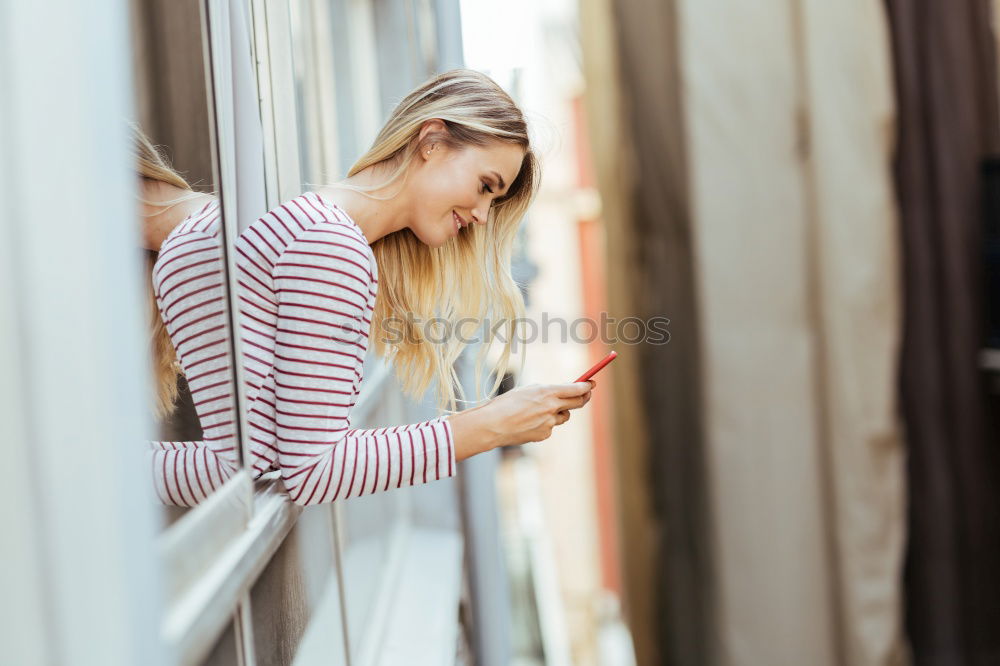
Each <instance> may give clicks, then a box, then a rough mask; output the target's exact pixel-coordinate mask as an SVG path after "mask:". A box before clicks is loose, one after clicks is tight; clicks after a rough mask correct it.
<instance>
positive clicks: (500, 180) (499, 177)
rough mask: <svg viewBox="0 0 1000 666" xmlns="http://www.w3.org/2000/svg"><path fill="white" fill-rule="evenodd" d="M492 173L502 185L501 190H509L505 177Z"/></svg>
mask: <svg viewBox="0 0 1000 666" xmlns="http://www.w3.org/2000/svg"><path fill="white" fill-rule="evenodd" d="M491 173H492V174H493V175H494V176H496V179H497V181H498V182H499V183H500V189H501V190H505V189H507V183H505V182H503V176H501V175H500V174H498V173H497V172H496V171H493V172H491Z"/></svg>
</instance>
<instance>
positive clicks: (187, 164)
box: [131, 0, 240, 523]
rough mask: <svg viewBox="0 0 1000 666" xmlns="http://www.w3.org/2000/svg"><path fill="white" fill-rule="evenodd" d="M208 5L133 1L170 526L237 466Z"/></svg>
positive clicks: (138, 136)
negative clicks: (207, 47) (210, 101)
mask: <svg viewBox="0 0 1000 666" xmlns="http://www.w3.org/2000/svg"><path fill="white" fill-rule="evenodd" d="M199 1H200V0H183V1H180V2H177V1H174V2H166V1H162V0H157V1H148V0H144V1H138V0H137V1H135V2H133V3H132V14H131V18H132V28H133V29H132V35H133V46H134V50H135V56H136V57H135V63H136V69H135V77H136V82H135V83H136V85H135V87H136V91H137V99H136V107H137V120H138V122H136V123H134V124H133V126H132V130H133V134H132V138H133V148H134V155H133V159H134V164H135V169H136V176H137V179H136V194H137V198H138V202H137V211H138V215H139V221H138V224H139V229H140V236H139V237H140V239H141V240H140V242H141V243H142V247H143V248H144V251H145V253H146V261H145V273H144V275H143V280H144V283H145V285H146V293H147V306H148V335H149V338H148V339H149V351H150V361H151V366H150V367H151V369H152V372H151V376H152V380H153V387H152V391H151V395H152V396H153V404H152V405H151V411H152V412H153V415H154V417H155V421H156V425H157V430H156V432H154V433H152V434H151V436H150V438H149V439H150V441H149V444H148V446H149V449H150V455H149V460H150V465H151V467H152V469H151V472H152V475H151V481H152V484H153V486H154V488H153V490H154V491H155V494H156V496H157V497H158V498H159V499H160V501H161V502H162V503H163V504H164V505H165V507H166V509H165V511H166V519H167V522H168V523H169V522H172V520H174V519H176V518H177V517H178V516H179V515H180V513H182V512H183V507H190V506H193V505H195V504H198V503H199V502H201V501H202V500H204V499H205V497H207V496H208V495H209V494H211V493H212V492H213V491H214V490H216V489H217V488H219V487H220V486H221V485H222V484H223V483H224V482H225V481H226V480H227V479H228V478H229V477H230V476H232V474H233V473H235V472H236V470H237V469H239V465H240V452H239V445H238V441H237V437H236V433H237V432H238V427H237V422H238V421H237V417H236V411H235V405H236V401H235V395H234V382H233V375H234V373H233V363H232V359H233V354H232V337H231V330H230V327H229V321H230V317H229V314H228V313H229V310H228V308H229V304H228V299H227V297H226V285H227V279H226V266H225V261H224V257H225V252H224V246H223V245H222V244H223V242H224V225H223V224H222V209H221V202H220V199H219V197H218V191H217V187H216V177H215V172H214V169H213V164H216V163H217V160H216V159H215V157H214V155H213V144H212V140H211V137H212V131H211V127H212V123H213V122H214V119H213V118H212V115H211V112H210V108H209V106H208V99H209V94H208V77H207V75H206V71H207V70H206V67H205V58H204V52H205V51H204V38H205V34H206V31H205V29H204V26H203V23H202V20H203V19H202V11H201V7H200V5H199Z"/></svg>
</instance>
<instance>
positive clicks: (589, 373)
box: [576, 351, 618, 382]
mask: <svg viewBox="0 0 1000 666" xmlns="http://www.w3.org/2000/svg"><path fill="white" fill-rule="evenodd" d="M616 358H618V352H616V351H613V352H611V353H609V354H608V355H607V356H605V357H604V358H602V359H601V360H600V361H598V362H597V363H595V364H594V367H592V368H591V369H590V370H587V372H585V373H583V374H582V375H580V378H579V379H577V380H576V381H578V382H585V381H587V380H588V379H590V378H591V377H593V376H594V375H596V374H597V372H598V371H599V370H600V369H601V368H603V367H604V366H606V365H607V364H608V363H611V361H613V360H615V359H616Z"/></svg>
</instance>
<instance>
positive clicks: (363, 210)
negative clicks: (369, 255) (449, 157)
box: [316, 165, 413, 245]
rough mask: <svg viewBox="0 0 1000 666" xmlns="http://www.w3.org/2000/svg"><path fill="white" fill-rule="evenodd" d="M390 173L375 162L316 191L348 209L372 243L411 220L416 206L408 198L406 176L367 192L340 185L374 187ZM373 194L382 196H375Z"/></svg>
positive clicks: (345, 209) (403, 227)
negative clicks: (377, 166)
mask: <svg viewBox="0 0 1000 666" xmlns="http://www.w3.org/2000/svg"><path fill="white" fill-rule="evenodd" d="M388 177H389V174H388V173H387V171H386V170H385V169H377V170H376V168H375V166H374V165H373V166H370V167H368V168H366V169H364V170H362V171H360V172H358V173H356V174H354V175H353V176H351V177H350V178H345V179H344V180H342V181H340V182H338V183H334V184H332V185H327V186H325V187H320V188H317V189H316V192H317V193H319V194H320V195H322V196H323V198H324V199H327V200H328V201H330V202H332V203H334V204H336V205H337V207H338V208H340V209H342V210H343V211H344V212H345V213H347V214H348V215H349V216H350V218H351V219H352V220H354V222H355V223H356V224H357V225H358V226H359V227H361V231H362V233H363V234H364V235H365V238H366V239H367V241H368V244H369V245H371V244H372V243H374V242H375V241H377V240H379V239H380V238H383V237H385V236H388V235H389V234H391V233H394V232H396V231H399V230H401V229H405V228H406V227H408V226H409V224H410V214H411V211H412V210H413V209H412V207H411V206H410V202H409V200H408V195H407V191H406V188H405V185H404V180H403V176H400V177H399V178H398V179H397V180H396V182H394V183H393V184H392V185H389V186H388V187H383V188H380V189H378V190H375V191H373V192H367V193H364V194H363V193H361V192H357V191H355V190H352V189H349V188H346V187H341V186H342V185H353V186H362V187H372V186H374V185H379V184H381V183H383V182H385V181H386V180H387V179H388ZM366 194H367V195H371V196H366ZM373 196H374V197H379V198H377V199H375V198H372V197H373Z"/></svg>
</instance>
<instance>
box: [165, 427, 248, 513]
mask: <svg viewBox="0 0 1000 666" xmlns="http://www.w3.org/2000/svg"><path fill="white" fill-rule="evenodd" d="M219 448H220V449H225V450H217V449H214V448H212V447H210V446H206V445H205V442H203V441H194V442H159V441H154V442H150V450H149V464H150V469H152V472H153V486H154V488H155V489H156V495H157V497H159V498H160V501H161V502H163V503H164V504H168V505H172V506H194V505H195V504H198V503H199V502H201V501H202V500H204V499H205V498H206V497H208V496H209V495H211V494H212V493H213V492H214V491H216V490H218V488H219V487H220V486H222V484H223V483H225V482H226V480H227V479H228V478H229V477H231V476H232V475H233V473H234V472H235V471H236V469H237V466H236V464H235V461H236V456H235V452H234V451H232V450H231V449H230V448H229V447H225V446H223V447H219Z"/></svg>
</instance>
